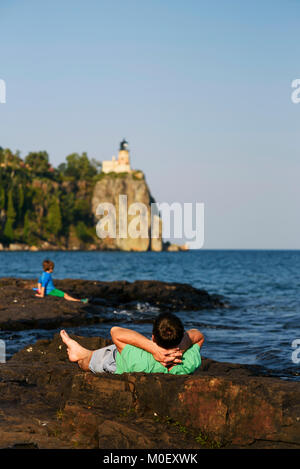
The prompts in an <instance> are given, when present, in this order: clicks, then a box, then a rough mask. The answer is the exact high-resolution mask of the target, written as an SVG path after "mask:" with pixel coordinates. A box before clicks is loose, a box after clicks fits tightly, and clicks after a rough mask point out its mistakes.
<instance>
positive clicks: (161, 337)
mask: <svg viewBox="0 0 300 469" xmlns="http://www.w3.org/2000/svg"><path fill="white" fill-rule="evenodd" d="M152 334H153V337H154V341H155V342H156V343H157V345H159V346H160V347H163V348H166V349H169V348H173V347H177V345H179V343H180V342H181V339H182V337H183V335H184V328H183V324H182V322H181V321H180V319H178V318H177V316H175V315H174V314H171V313H161V314H159V315H158V316H157V318H156V319H155V321H154V324H153V331H152Z"/></svg>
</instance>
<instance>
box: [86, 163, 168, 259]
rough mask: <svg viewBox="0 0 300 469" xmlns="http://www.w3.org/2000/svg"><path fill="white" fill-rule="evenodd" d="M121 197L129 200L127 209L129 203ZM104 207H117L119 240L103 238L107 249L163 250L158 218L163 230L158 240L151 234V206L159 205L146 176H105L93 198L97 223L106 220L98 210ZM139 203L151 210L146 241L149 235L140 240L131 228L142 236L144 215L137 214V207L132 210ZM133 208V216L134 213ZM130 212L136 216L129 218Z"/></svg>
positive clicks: (116, 218) (146, 222)
mask: <svg viewBox="0 0 300 469" xmlns="http://www.w3.org/2000/svg"><path fill="white" fill-rule="evenodd" d="M120 196H126V197H127V199H126V201H125V204H126V205H123V202H124V200H125V199H124V198H123V199H120ZM122 200H123V202H122ZM103 203H109V204H112V205H113V206H114V208H115V228H116V230H115V231H116V237H111V236H107V237H104V238H101V240H100V242H101V246H102V248H103V249H116V250H122V251H148V250H152V251H161V250H162V248H163V243H162V237H161V220H160V219H159V218H158V216H157V215H155V217H156V222H157V226H158V227H159V237H158V238H154V237H152V234H151V203H155V200H154V199H153V197H152V196H151V193H150V190H149V188H148V185H147V183H146V181H145V177H144V174H143V173H142V172H141V171H135V172H133V173H122V174H118V175H116V174H114V173H109V174H106V175H103V177H102V178H101V179H100V180H99V181H98V182H97V183H96V185H95V187H94V192H93V197H92V212H93V214H94V217H95V222H96V223H97V222H99V220H100V219H101V218H102V217H100V216H99V215H97V208H98V206H99V204H103ZM120 203H121V205H120ZM136 203H138V204H144V205H145V206H146V208H147V209H146V212H147V213H145V215H146V217H145V220H146V221H145V226H146V236H147V237H145V233H143V234H142V233H141V235H140V236H139V237H135V236H134V237H133V236H131V234H132V232H131V231H130V226H131V227H132V226H134V227H135V228H136V232H141V224H140V223H139V222H138V220H139V217H140V212H139V210H137V207H136V208H135V207H134V206H132V204H136ZM130 206H131V209H132V210H133V212H131V210H130ZM124 207H125V209H124ZM128 210H129V212H130V213H133V214H128ZM103 215H104V216H105V215H106V212H105V213H103ZM124 215H125V217H126V225H127V227H126V226H125V228H124V225H123V223H124ZM120 217H122V220H123V221H121V223H120ZM120 225H122V226H120Z"/></svg>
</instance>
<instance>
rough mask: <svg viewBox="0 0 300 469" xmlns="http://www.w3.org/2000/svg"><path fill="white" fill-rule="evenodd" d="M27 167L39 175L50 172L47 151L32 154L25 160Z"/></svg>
mask: <svg viewBox="0 0 300 469" xmlns="http://www.w3.org/2000/svg"><path fill="white" fill-rule="evenodd" d="M25 165H27V167H28V168H29V169H31V170H32V171H33V172H35V173H37V174H42V173H47V172H48V171H49V156H48V153H47V152H46V151H38V152H30V153H29V154H28V155H27V156H26V158H25Z"/></svg>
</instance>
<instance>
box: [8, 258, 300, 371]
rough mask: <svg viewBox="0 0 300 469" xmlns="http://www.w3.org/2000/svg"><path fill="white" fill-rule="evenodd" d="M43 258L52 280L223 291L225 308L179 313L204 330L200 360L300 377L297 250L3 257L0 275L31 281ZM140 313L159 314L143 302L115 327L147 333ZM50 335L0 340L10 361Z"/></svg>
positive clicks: (96, 331) (104, 331)
mask: <svg viewBox="0 0 300 469" xmlns="http://www.w3.org/2000/svg"><path fill="white" fill-rule="evenodd" d="M47 257H49V258H51V259H52V260H53V261H54V262H55V270H54V274H53V277H54V278H61V279H62V278H82V279H88V280H102V281H111V280H128V281H133V280H138V279H139V280H140V279H154V280H162V281H167V282H183V283H189V284H191V285H193V286H194V287H198V288H203V289H206V290H207V291H208V292H209V293H217V294H221V295H223V296H224V297H225V298H226V300H227V301H228V303H229V304H230V305H231V307H230V308H227V309H216V310H207V311H206V310H204V311H193V312H182V311H178V312H177V314H178V316H179V317H180V318H181V319H182V320H183V322H184V325H185V326H186V327H187V328H190V327H196V328H199V329H200V330H201V331H202V332H203V333H204V335H205V339H206V340H205V344H204V346H203V349H202V353H203V355H204V356H206V357H209V358H212V359H215V360H218V361H229V362H235V363H244V364H256V365H262V366H264V367H266V368H268V369H270V370H274V371H275V372H276V374H277V375H278V376H280V377H282V378H284V379H292V380H300V363H299V364H297V363H295V362H294V361H293V360H292V352H293V351H294V349H293V348H292V342H293V341H294V340H295V339H300V302H299V289H300V251H254V250H253V251H252V250H251V251H250V250H249V251H245V250H241V251H234V250H232V251H231V250H228V251H227V250H226V251H222V250H199V251H187V252H174V253H173V252H162V253H155V252H144V253H126V252H0V277H23V278H36V277H37V276H38V274H39V273H40V272H41V263H42V261H43V259H45V258H47ZM62 301H64V300H62ZM145 312H147V313H148V314H152V315H153V317H154V316H155V315H156V314H157V311H156V310H151V308H149V306H148V305H147V304H141V305H140V308H139V309H138V310H137V311H136V312H126V311H121V312H120V311H116V314H118V315H119V318H120V317H121V319H122V318H124V321H123V322H121V323H118V325H122V324H123V325H124V326H125V327H132V328H135V329H136V330H139V331H140V332H142V333H144V334H146V335H147V336H149V335H150V333H151V324H150V323H148V324H144V323H143V324H140V323H138V321H137V320H138V319H139V316H140V315H142V314H144V313H145ZM120 315H121V316H120ZM135 321H137V323H135ZM112 325H113V321H112V323H111V324H100V325H96V326H88V327H87V326H85V327H78V328H72V329H68V331H69V332H74V333H76V334H78V335H87V336H88V335H90V336H91V335H93V336H96V335H99V336H103V337H108V335H109V330H110V328H111V326H112ZM55 332H57V331H56V330H52V331H46V330H31V331H20V332H9V331H5V332H0V339H4V340H5V341H6V344H7V352H8V356H9V355H11V354H12V353H14V352H16V351H17V350H19V349H20V348H23V347H24V346H25V345H28V344H30V343H33V342H35V341H36V340H37V339H40V338H49V337H52V336H53V334H54V333H55ZM299 347H300V340H299ZM298 356H299V358H300V349H299V354H298ZM294 358H297V353H296V352H294Z"/></svg>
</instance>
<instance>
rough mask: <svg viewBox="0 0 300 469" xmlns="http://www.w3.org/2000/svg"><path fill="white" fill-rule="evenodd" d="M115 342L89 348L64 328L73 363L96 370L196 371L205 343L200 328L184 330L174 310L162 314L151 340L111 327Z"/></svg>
mask: <svg viewBox="0 0 300 469" xmlns="http://www.w3.org/2000/svg"><path fill="white" fill-rule="evenodd" d="M110 332H111V337H112V340H113V342H114V344H113V345H108V346H107V347H103V348H101V349H98V350H88V349H86V348H84V347H82V346H81V345H80V344H79V343H78V342H76V341H75V340H74V339H72V338H71V337H70V336H69V335H68V334H67V333H66V331H64V330H62V331H61V332H60V336H61V339H62V341H63V342H64V343H65V344H66V346H67V353H68V356H69V360H70V361H71V362H77V364H78V365H79V367H80V368H81V369H82V370H84V371H88V370H90V371H92V372H93V373H103V372H110V373H115V374H122V373H133V372H143V373H170V374H174V375H185V374H191V373H193V372H194V371H195V370H196V369H197V368H199V366H200V365H201V355H200V348H201V347H202V345H203V342H204V336H203V334H202V332H200V331H199V330H197V329H190V330H188V331H187V332H185V331H184V328H183V325H182V322H181V321H180V319H179V318H177V317H176V316H175V315H173V314H171V313H161V314H160V315H159V316H158V317H157V318H156V319H155V321H154V325H153V331H152V340H150V339H148V338H147V337H145V336H143V335H142V334H140V333H139V332H136V331H133V330H131V329H125V328H123V327H112V328H111V331H110Z"/></svg>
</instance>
